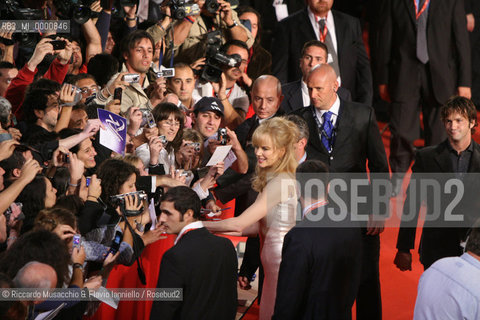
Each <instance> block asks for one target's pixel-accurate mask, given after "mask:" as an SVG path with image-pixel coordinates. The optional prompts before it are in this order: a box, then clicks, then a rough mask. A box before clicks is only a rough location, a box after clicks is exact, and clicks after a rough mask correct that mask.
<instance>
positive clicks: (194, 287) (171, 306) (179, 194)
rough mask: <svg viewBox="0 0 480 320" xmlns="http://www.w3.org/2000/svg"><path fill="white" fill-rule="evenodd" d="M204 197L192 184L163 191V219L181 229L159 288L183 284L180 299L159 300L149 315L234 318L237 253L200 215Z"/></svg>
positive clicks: (176, 230) (172, 228)
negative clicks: (191, 187)
mask: <svg viewBox="0 0 480 320" xmlns="http://www.w3.org/2000/svg"><path fill="white" fill-rule="evenodd" d="M200 209H201V204H200V199H199V198H198V196H197V194H196V193H195V192H194V191H193V190H192V189H190V188H188V187H183V186H182V187H175V188H172V189H170V190H168V192H167V193H166V194H165V195H164V196H163V198H162V202H161V204H160V210H161V216H160V223H161V225H162V227H163V228H164V229H165V232H167V233H169V234H177V235H178V236H177V238H176V240H175V245H174V246H173V247H172V248H171V249H170V250H168V251H167V252H165V254H164V255H163V258H162V264H161V265H160V274H159V276H158V283H157V287H158V288H180V289H183V297H182V299H181V301H154V303H153V306H152V312H151V314H150V319H152V320H153V319H198V318H202V319H235V315H236V312H237V310H236V309H237V255H236V253H235V249H234V247H233V245H232V243H231V242H230V240H228V239H225V238H220V237H217V236H214V235H212V234H211V233H210V232H209V231H208V230H207V229H205V227H203V224H202V222H201V221H199V220H198V219H199V218H200Z"/></svg>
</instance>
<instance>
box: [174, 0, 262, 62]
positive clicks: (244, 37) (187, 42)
mask: <svg viewBox="0 0 480 320" xmlns="http://www.w3.org/2000/svg"><path fill="white" fill-rule="evenodd" d="M195 3H196V4H198V6H199V8H200V14H198V15H195V16H188V17H185V18H184V19H182V20H178V21H176V22H175V23H174V26H173V28H174V39H173V40H174V48H173V50H174V51H173V52H174V53H173V54H174V56H175V60H176V62H185V63H189V64H190V63H192V62H194V61H195V60H197V59H199V58H202V57H203V56H204V55H205V44H206V40H207V34H208V33H209V32H210V31H213V30H220V31H221V33H222V39H223V40H222V41H223V42H225V41H226V39H232V40H240V41H243V42H246V43H247V45H248V47H249V48H250V47H251V46H252V45H253V42H254V39H253V37H252V34H251V33H250V31H248V29H247V28H246V27H244V26H243V25H242V24H241V23H240V20H239V19H238V16H237V13H236V12H235V11H234V10H232V8H231V5H230V3H229V2H228V1H225V0H213V1H212V0H206V1H205V0H195ZM172 14H174V13H172ZM170 41H171V36H170V35H168V36H167V43H170ZM169 54H172V53H171V52H170V53H169Z"/></svg>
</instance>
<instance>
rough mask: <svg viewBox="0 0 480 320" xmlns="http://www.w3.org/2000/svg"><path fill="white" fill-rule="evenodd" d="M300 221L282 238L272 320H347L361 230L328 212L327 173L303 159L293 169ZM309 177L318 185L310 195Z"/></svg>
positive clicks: (353, 294)
mask: <svg viewBox="0 0 480 320" xmlns="http://www.w3.org/2000/svg"><path fill="white" fill-rule="evenodd" d="M296 176H297V181H298V185H299V187H300V190H299V191H300V202H301V204H302V208H303V212H302V216H303V220H302V221H301V222H299V223H297V225H296V226H295V227H294V228H293V229H291V230H290V231H289V232H288V233H287V234H286V236H285V240H284V243H283V249H282V262H281V264H280V272H279V275H278V285H277V298H276V301H275V312H274V315H273V319H332V320H340V319H341V320H346V319H351V317H352V314H351V313H352V305H353V302H354V301H355V297H356V295H357V291H358V285H359V283H360V273H361V259H362V241H361V239H362V236H361V234H360V229H359V228H358V227H355V226H354V225H351V224H350V223H346V222H338V221H333V219H331V218H330V216H329V214H328V213H327V212H328V210H330V209H333V207H332V206H331V205H330V204H328V202H327V196H326V194H325V193H326V192H323V191H318V190H327V183H328V168H327V167H326V165H325V164H324V163H322V162H321V161H318V160H307V161H305V162H303V163H302V164H300V165H299V166H298V168H297V174H296ZM312 177H315V179H318V180H317V181H321V184H322V185H323V186H321V188H319V189H316V190H313V188H312V186H311V182H312Z"/></svg>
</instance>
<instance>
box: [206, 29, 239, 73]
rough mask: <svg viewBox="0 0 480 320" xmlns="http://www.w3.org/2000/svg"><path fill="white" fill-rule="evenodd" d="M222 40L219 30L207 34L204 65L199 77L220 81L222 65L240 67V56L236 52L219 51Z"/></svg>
mask: <svg viewBox="0 0 480 320" xmlns="http://www.w3.org/2000/svg"><path fill="white" fill-rule="evenodd" d="M221 46H222V40H221V33H220V31H219V30H216V31H213V32H209V33H208V34H207V48H206V53H205V58H206V59H205V66H204V67H203V68H202V69H201V70H200V78H201V79H202V80H204V81H207V82H220V79H221V77H222V72H223V68H222V67H230V68H233V67H237V68H238V67H240V65H241V64H242V57H240V55H238V54H232V55H227V54H225V53H224V52H222V51H221Z"/></svg>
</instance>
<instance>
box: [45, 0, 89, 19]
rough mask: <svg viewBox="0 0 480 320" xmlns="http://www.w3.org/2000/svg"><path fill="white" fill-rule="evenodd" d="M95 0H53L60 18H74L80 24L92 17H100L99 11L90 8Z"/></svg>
mask: <svg viewBox="0 0 480 320" xmlns="http://www.w3.org/2000/svg"><path fill="white" fill-rule="evenodd" d="M93 2H95V0H74V1H72V0H53V5H54V6H55V8H56V9H57V13H56V14H57V16H58V17H59V18H61V19H64V20H70V19H73V20H74V21H75V22H76V23H78V24H84V23H85V22H87V21H88V19H90V18H98V13H97V12H92V10H91V9H90V6H91V5H92V3H93Z"/></svg>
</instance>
